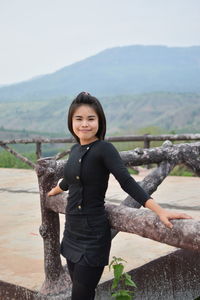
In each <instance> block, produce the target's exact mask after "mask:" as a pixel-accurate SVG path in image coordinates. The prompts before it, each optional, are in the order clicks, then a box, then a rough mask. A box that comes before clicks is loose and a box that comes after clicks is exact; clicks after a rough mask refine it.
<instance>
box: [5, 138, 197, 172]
mask: <svg viewBox="0 0 200 300" xmlns="http://www.w3.org/2000/svg"><path fill="white" fill-rule="evenodd" d="M106 140H107V141H110V142H143V143H144V145H143V148H150V143H151V142H153V141H166V140H169V141H200V134H162V135H150V134H144V135H124V136H112V137H107V138H106ZM74 142H75V141H74V139H73V138H33V139H13V140H0V146H1V147H2V148H3V149H4V150H6V151H8V152H10V153H11V154H13V155H14V156H15V157H17V158H18V159H20V160H21V161H23V162H25V163H27V164H28V165H29V166H31V167H32V168H35V166H36V165H35V163H33V162H32V161H30V160H29V159H28V158H27V157H24V156H23V155H21V154H20V153H18V152H17V151H16V150H14V149H12V148H11V147H10V146H8V144H35V145H36V151H35V153H36V158H37V159H39V158H41V157H42V144H47V143H52V144H62V143H63V144H67V143H74ZM68 153H69V150H66V151H63V152H61V153H57V154H56V155H55V156H54V157H53V158H54V159H55V160H58V159H60V158H62V157H64V156H65V155H67V154H68Z"/></svg>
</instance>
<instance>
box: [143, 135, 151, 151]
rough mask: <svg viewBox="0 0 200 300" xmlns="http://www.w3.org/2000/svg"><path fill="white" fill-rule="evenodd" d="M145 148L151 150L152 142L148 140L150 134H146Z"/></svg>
mask: <svg viewBox="0 0 200 300" xmlns="http://www.w3.org/2000/svg"><path fill="white" fill-rule="evenodd" d="M144 148H145V149H146V148H148V149H149V148H150V140H149V139H148V133H146V134H144Z"/></svg>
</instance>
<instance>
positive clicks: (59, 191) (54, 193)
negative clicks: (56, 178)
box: [47, 185, 63, 196]
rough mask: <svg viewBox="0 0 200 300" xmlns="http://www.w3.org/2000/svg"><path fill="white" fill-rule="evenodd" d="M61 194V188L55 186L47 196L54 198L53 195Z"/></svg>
mask: <svg viewBox="0 0 200 300" xmlns="http://www.w3.org/2000/svg"><path fill="white" fill-rule="evenodd" d="M62 192H63V190H61V188H60V187H59V186H58V185H57V186H55V187H54V188H52V189H51V190H50V191H49V192H48V193H47V196H54V195H57V194H60V193H62Z"/></svg>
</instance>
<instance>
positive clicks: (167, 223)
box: [160, 216, 173, 228]
mask: <svg viewBox="0 0 200 300" xmlns="http://www.w3.org/2000/svg"><path fill="white" fill-rule="evenodd" d="M160 220H161V222H162V223H163V224H164V225H165V226H167V227H168V228H172V227H173V224H172V223H171V222H170V221H169V219H168V218H167V217H166V216H160Z"/></svg>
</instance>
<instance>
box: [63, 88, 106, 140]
mask: <svg viewBox="0 0 200 300" xmlns="http://www.w3.org/2000/svg"><path fill="white" fill-rule="evenodd" d="M81 105H89V106H91V107H92V108H93V109H94V111H95V112H96V114H97V115H98V119H99V129H98V131H97V133H96V136H97V137H98V139H99V140H104V137H105V134H106V118H105V114H104V111H103V108H102V106H101V103H100V102H99V100H98V99H97V98H95V97H93V96H91V95H90V94H89V93H87V92H81V93H80V94H78V96H77V97H76V98H75V99H74V100H73V101H72V103H71V105H70V107H69V111H68V128H69V131H70V132H71V134H72V135H73V136H74V137H75V139H76V140H77V142H78V143H79V142H80V141H79V138H78V136H77V135H76V134H75V133H74V131H73V127H72V118H73V115H74V112H75V110H76V109H77V108H78V107H80V106H81Z"/></svg>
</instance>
